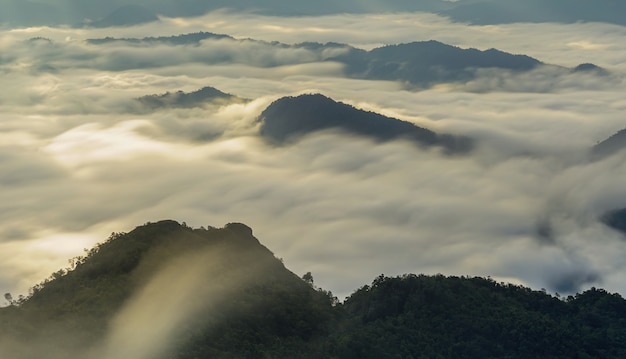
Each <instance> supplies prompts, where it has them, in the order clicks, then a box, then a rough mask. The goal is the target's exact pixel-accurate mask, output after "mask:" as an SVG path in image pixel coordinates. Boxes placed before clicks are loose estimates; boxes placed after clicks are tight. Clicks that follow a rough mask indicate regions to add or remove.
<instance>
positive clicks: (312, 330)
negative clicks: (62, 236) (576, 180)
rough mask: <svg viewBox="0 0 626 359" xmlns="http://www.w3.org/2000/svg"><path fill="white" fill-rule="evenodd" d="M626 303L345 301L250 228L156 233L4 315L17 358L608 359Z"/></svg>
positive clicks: (448, 296)
mask: <svg viewBox="0 0 626 359" xmlns="http://www.w3.org/2000/svg"><path fill="white" fill-rule="evenodd" d="M624 316H626V300H624V299H623V298H622V297H621V296H620V295H619V294H611V293H607V292H606V291H604V290H602V289H596V288H591V289H589V290H587V291H585V292H583V293H581V294H576V295H575V296H569V297H567V298H561V299H559V298H557V297H554V296H551V295H549V294H547V293H545V291H536V290H531V289H529V288H526V287H522V286H519V285H512V284H506V283H497V282H495V281H493V280H491V279H489V278H480V277H455V276H450V277H446V276H443V275H435V276H425V275H414V274H406V275H402V276H398V277H386V276H384V275H380V276H378V277H377V278H375V279H374V281H373V282H372V283H371V284H370V285H364V286H362V287H360V288H359V289H357V290H356V291H355V292H354V293H353V294H352V295H350V296H349V297H348V298H346V300H345V301H344V302H339V301H337V300H336V298H333V296H332V293H330V292H328V291H324V290H322V289H319V288H317V287H316V286H315V285H314V283H313V277H312V275H311V274H310V273H307V274H305V275H304V276H303V277H302V278H299V277H298V276H296V275H295V274H293V273H292V272H290V271H289V270H288V269H286V268H285V267H284V265H283V264H282V262H281V261H280V260H278V259H277V258H276V257H275V256H274V255H273V254H272V252H271V251H270V250H269V249H267V248H266V247H265V246H263V245H262V244H261V243H260V242H259V241H258V239H256V238H255V237H254V236H253V233H252V229H251V228H250V227H248V226H247V225H245V224H242V223H229V224H227V225H226V226H224V227H223V228H214V227H210V226H209V227H207V228H204V227H201V228H195V229H194V228H190V227H188V226H187V225H186V224H184V223H182V224H180V223H178V222H176V221H172V220H163V221H158V222H155V223H150V222H149V223H146V224H144V225H143V226H139V227H137V228H135V229H134V230H132V231H130V232H128V233H113V234H112V235H111V237H109V239H108V240H107V241H105V242H103V243H101V244H99V245H97V246H96V247H94V249H92V250H91V251H89V253H87V254H86V256H84V257H79V258H77V259H76V262H75V265H74V267H73V268H71V269H70V270H68V271H65V270H62V271H60V272H57V273H55V274H53V276H51V278H50V279H49V280H48V281H46V282H44V283H42V284H41V285H39V286H38V287H36V288H35V290H34V291H33V293H32V294H31V296H29V297H28V298H23V299H21V300H19V301H14V302H13V303H12V304H11V305H10V306H9V307H5V308H0V323H1V324H2V325H0V349H2V352H3V353H11V355H12V356H11V357H12V358H16V359H30V358H35V357H46V358H47V359H57V358H58V359H61V358H67V357H69V356H79V357H82V358H87V359H112V358H120V357H132V358H146V359H147V358H150V359H160V358H177V359H192V358H242V357H254V358H275V357H281V358H321V357H329V358H387V357H389V358H394V357H405V358H406V357H413V358H432V357H439V358H458V357H467V358H494V359H495V358H503V357H506V358H520V359H521V358H527V357H529V356H530V357H533V358H546V359H547V358H559V357H567V358H574V357H578V358H589V357H594V358H609V357H621V356H623V355H624V354H626V345H625V344H624V343H623V340H622V339H621V338H623V337H624V336H626V321H624V320H623V319H620V318H624Z"/></svg>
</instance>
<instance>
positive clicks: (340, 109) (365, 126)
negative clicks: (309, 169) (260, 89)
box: [257, 93, 473, 154]
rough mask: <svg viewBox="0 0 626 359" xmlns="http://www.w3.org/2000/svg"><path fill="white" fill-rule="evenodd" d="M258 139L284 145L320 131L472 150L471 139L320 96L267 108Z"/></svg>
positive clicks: (449, 149)
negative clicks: (442, 132) (437, 131)
mask: <svg viewBox="0 0 626 359" xmlns="http://www.w3.org/2000/svg"><path fill="white" fill-rule="evenodd" d="M257 121H258V122H260V123H261V128H260V135H261V136H262V137H264V138H266V139H267V140H269V141H270V142H271V143H275V144H279V145H280V144H286V143H289V142H291V141H294V140H297V139H299V138H301V137H303V136H305V135H307V134H310V133H314V132H318V131H322V130H331V129H335V130H341V131H346V132H347V133H350V134H354V135H359V136H365V137H369V138H372V139H374V140H376V141H380V142H386V141H390V140H395V139H406V140H409V141H411V142H413V143H415V144H417V145H418V146H420V147H429V146H441V147H442V148H443V149H444V150H445V152H446V153H448V154H463V153H467V152H470V151H471V150H472V148H473V142H472V140H471V139H469V138H467V137H462V136H452V135H446V134H437V133H435V132H433V131H431V130H428V129H425V128H422V127H419V126H417V125H415V124H413V123H410V122H406V121H402V120H398V119H395V118H391V117H387V116H384V115H381V114H378V113H375V112H370V111H364V110H360V109H357V108H355V107H353V106H351V105H347V104H345V103H342V102H336V101H334V100H333V99H331V98H329V97H326V96H324V95H322V94H319V93H318V94H305V95H300V96H295V97H292V96H287V97H283V98H280V99H278V100H276V101H274V102H273V103H272V104H270V105H269V106H268V107H267V108H266V109H265V110H264V111H263V112H262V113H261V115H260V116H259V118H258V119H257Z"/></svg>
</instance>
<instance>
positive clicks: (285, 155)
mask: <svg viewBox="0 0 626 359" xmlns="http://www.w3.org/2000/svg"><path fill="white" fill-rule="evenodd" d="M162 22H163V23H162V24H161V25H159V26H158V28H155V27H154V25H144V26H139V27H134V28H126V29H109V30H101V29H95V30H84V29H82V30H72V29H65V28H64V29H53V28H30V29H21V30H6V31H3V32H2V33H1V34H0V48H1V50H2V54H3V55H2V56H1V57H0V76H1V77H2V80H3V84H4V86H3V90H1V91H0V116H1V117H2V121H1V122H0V139H1V142H0V163H1V164H2V167H3V171H2V174H0V186H1V188H2V190H1V191H0V203H3V205H1V206H0V223H2V226H0V268H1V269H2V271H0V272H1V273H2V275H1V276H0V290H3V291H4V292H13V293H14V296H15V297H16V296H17V294H19V293H27V290H28V287H30V286H32V285H34V284H35V283H37V282H38V281H40V280H41V279H43V278H45V277H46V276H47V275H49V274H50V273H52V272H53V271H55V270H57V269H59V268H61V267H64V266H67V259H68V258H71V257H73V256H75V255H79V254H81V253H82V250H83V248H88V247H90V246H91V245H92V244H93V243H95V242H96V241H99V240H104V239H105V238H106V237H107V236H108V234H110V233H111V232H113V231H115V232H118V231H124V230H130V229H132V228H133V227H134V226H136V225H139V224H142V223H144V222H147V221H155V220H159V219H163V218H173V219H176V220H179V221H185V222H187V223H188V224H189V225H191V226H206V225H215V226H221V225H223V224H224V223H228V222H234V221H238V222H243V223H246V224H248V225H249V226H251V227H252V228H253V229H254V231H255V235H256V236H257V237H258V238H259V239H260V240H261V242H262V243H264V244H265V245H266V246H268V247H269V248H270V249H271V250H272V251H274V252H275V253H276V255H277V256H279V257H282V258H283V259H284V261H285V264H286V265H287V267H289V268H291V269H292V270H293V271H295V272H296V273H299V274H302V273H305V272H308V271H311V272H313V274H314V276H315V278H316V283H317V284H318V285H319V286H321V287H324V288H327V289H330V290H332V291H333V292H335V293H336V294H338V295H339V296H340V297H343V296H345V295H348V294H350V293H351V292H352V290H354V289H356V288H357V287H358V286H360V285H362V284H365V283H367V282H369V281H371V280H372V278H374V277H375V276H377V275H379V274H381V273H385V274H387V275H393V274H401V273H407V272H413V273H443V274H459V275H464V274H468V275H482V276H492V277H494V278H497V279H501V280H506V281H513V282H517V283H524V284H527V285H531V286H533V287H534V288H541V287H545V288H547V289H548V290H550V291H559V292H566V293H570V292H575V291H578V290H582V289H584V288H587V287H590V286H592V285H595V286H602V287H605V288H607V289H609V290H611V291H620V292H622V293H625V292H626V287H624V284H623V280H621V278H620V273H622V272H623V270H624V269H625V268H624V262H623V259H622V258H623V257H624V255H625V254H626V241H625V239H624V237H623V236H622V235H620V234H619V233H617V232H614V231H612V230H610V229H609V228H607V227H606V226H604V225H602V224H600V223H599V222H598V221H597V217H598V216H599V215H601V214H602V213H603V212H604V211H606V210H609V209H613V208H619V207H620V206H622V207H623V206H625V205H626V196H625V195H624V194H623V190H621V188H622V183H621V182H622V181H621V179H622V178H623V176H622V175H621V174H623V172H624V170H626V162H625V161H624V157H623V153H622V154H619V153H618V154H616V155H614V156H612V157H609V158H606V159H604V160H602V161H596V162H593V163H590V162H588V161H587V156H588V150H589V149H590V148H591V147H592V146H593V145H594V144H595V143H596V142H598V141H601V140H603V139H604V138H606V137H608V136H610V135H611V134H613V133H615V132H616V131H617V130H619V129H621V128H623V127H625V126H626V124H625V123H624V118H623V113H624V110H625V109H626V102H625V101H624V100H623V93H624V91H625V90H626V84H625V83H624V80H623V73H624V70H626V68H624V65H623V64H624V63H626V61H624V60H625V59H626V55H625V54H624V52H623V51H621V50H620V49H618V48H617V47H616V46H615V45H612V44H615V43H619V42H616V41H615V39H617V38H621V37H623V35H624V32H625V30H624V28H622V27H617V26H609V25H601V24H572V25H554V24H545V25H537V24H533V25H528V24H513V25H502V26H495V27H494V26H471V27H467V26H466V25H463V24H452V23H449V22H448V21H447V20H445V19H443V18H438V17H434V16H432V15H415V14H397V15H380V16H378V15H376V16H356V15H352V16H328V17H321V18H299V19H287V18H285V19H283V18H274V17H262V16H251V15H237V14H230V13H218V14H208V15H206V16H204V17H202V18H198V19H184V20H183V19H163V20H162ZM337 24H342V25H337ZM200 30H202V31H214V32H219V33H228V34H231V35H234V36H236V37H238V38H245V37H255V38H258V39H261V40H279V41H283V42H286V43H295V42H301V41H309V40H312V41H321V42H325V41H337V42H346V43H350V44H353V45H358V46H363V47H366V48H367V47H368V46H369V47H371V46H374V45H379V44H383V43H399V42H408V41H417V40H426V39H431V38H433V39H436V40H439V41H442V42H448V43H451V44H453V45H460V46H466V47H477V48H482V49H485V48H490V47H497V48H499V49H502V50H505V51H509V52H512V53H524V54H528V55H531V56H533V57H536V58H538V59H539V60H542V61H544V62H547V63H553V64H556V65H562V66H575V65H577V64H578V63H581V62H593V63H596V64H598V65H600V66H604V67H606V68H608V69H609V70H610V71H611V75H610V77H604V78H603V77H597V76H593V75H591V74H585V73H576V74H569V73H567V74H565V73H564V72H567V71H566V70H564V69H562V68H558V67H550V68H541V69H538V70H536V71H533V72H530V73H527V74H511V73H507V72H503V71H497V72H491V71H486V72H485V73H483V74H482V75H481V76H479V77H478V78H477V79H476V80H475V81H470V82H468V83H464V84H442V85H440V86H437V87H434V88H431V89H428V90H423V91H406V90H405V89H404V88H403V86H402V85H401V84H399V83H394V82H385V81H368V80H355V79H346V78H344V77H342V76H341V74H342V71H341V67H340V66H339V65H338V64H335V63H320V62H319V61H320V60H321V59H320V58H319V57H318V56H317V55H316V54H314V53H312V52H310V51H307V50H302V49H300V50H295V49H285V51H284V52H281V53H275V52H272V48H271V47H270V46H269V45H264V44H260V43H253V42H243V43H240V42H233V41H229V40H217V41H212V42H207V43H205V44H204V45H203V46H199V47H194V46H186V47H176V48H172V47H170V46H165V45H159V46H145V47H143V46H136V45H132V44H114V45H110V46H109V45H107V46H94V45H89V44H87V43H86V42H85V40H86V39H90V38H99V37H105V36H114V37H142V36H153V35H177V34H180V33H187V32H190V31H200ZM366 30H367V31H366ZM37 36H41V37H45V38H49V39H50V40H51V42H49V41H46V40H40V39H39V40H35V41H28V39H30V38H33V37H37ZM594 44H595V45H597V46H595V45H594ZM209 49H210V50H211V51H207V50H209ZM251 54H255V55H254V56H253V55H251ZM209 58H210V59H212V60H210V61H209V60H207V59H209ZM220 58H221V59H223V60H219V59H220ZM141 61H146V62H150V63H152V64H153V63H155V62H156V63H157V64H158V66H153V65H150V66H148V65H146V64H145V63H143V64H142V62H141ZM182 65H184V66H182ZM557 75H558V76H557ZM205 86H213V87H216V88H218V89H219V90H222V91H224V92H228V93H231V94H234V95H237V96H240V97H245V98H250V99H252V101H251V102H249V103H235V104H228V105H224V106H219V105H207V106H200V107H194V108H176V109H161V110H158V111H154V112H152V113H138V112H137V111H135V109H136V106H137V103H136V100H135V99H136V98H138V97H141V96H144V95H150V94H162V93H164V92H166V91H178V90H182V91H185V92H190V91H195V90H198V89H200V88H202V87H205ZM313 92H321V93H323V94H325V95H327V96H329V97H332V98H333V99H335V100H338V101H344V102H346V103H349V104H351V105H354V106H356V107H358V108H362V109H365V110H370V111H376V112H380V113H382V114H384V115H387V116H391V117H396V118H399V119H402V120H405V121H410V122H413V123H416V124H418V125H419V126H422V127H426V128H429V129H432V130H434V131H439V132H445V133H451V134H460V135H466V136H470V137H473V138H475V139H477V140H478V142H479V147H478V148H477V149H476V151H475V153H474V154H473V155H471V156H459V157H449V156H445V155H443V154H441V153H440V151H438V150H436V149H432V150H423V149H422V150H420V149H418V148H416V147H415V146H413V145H411V144H409V143H404V142H401V141H396V142H388V143H383V144H380V143H378V144H377V143H374V142H371V141H369V140H367V139H364V138H359V137H354V136H346V134H342V133H335V132H332V131H327V132H323V133H317V134H315V135H312V136H308V137H305V138H303V139H302V140H301V141H299V142H297V143H295V144H294V145H292V146H287V147H281V148H276V147H273V146H271V145H269V144H267V143H265V142H263V141H262V139H260V138H259V137H258V136H257V133H258V123H257V122H256V118H257V116H258V115H259V114H260V113H261V111H262V110H263V109H265V108H266V107H267V106H268V105H269V104H270V103H271V102H272V101H274V100H276V99H277V98H279V97H282V96H285V95H297V94H301V93H313Z"/></svg>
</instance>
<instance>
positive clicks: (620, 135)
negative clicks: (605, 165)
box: [591, 128, 626, 160]
mask: <svg viewBox="0 0 626 359" xmlns="http://www.w3.org/2000/svg"><path fill="white" fill-rule="evenodd" d="M624 148H626V128H625V129H623V130H620V131H618V132H617V133H615V134H613V135H612V136H611V137H609V138H607V139H606V140H604V141H602V142H599V143H598V144H596V145H595V146H593V148H592V149H591V158H592V159H594V160H599V159H603V158H606V157H609V156H611V155H613V154H615V153H617V152H619V151H621V150H623V149H624Z"/></svg>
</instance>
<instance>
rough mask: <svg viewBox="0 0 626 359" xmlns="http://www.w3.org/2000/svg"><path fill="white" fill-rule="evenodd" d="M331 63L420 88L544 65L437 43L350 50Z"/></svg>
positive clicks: (359, 74) (354, 72)
mask: <svg viewBox="0 0 626 359" xmlns="http://www.w3.org/2000/svg"><path fill="white" fill-rule="evenodd" d="M329 60H332V61H339V62H342V63H344V64H345V65H346V69H345V71H346V73H347V74H348V76H351V77H356V78H363V79H374V80H392V81H402V82H405V83H409V84H413V85H417V86H420V87H428V86H431V85H433V84H435V83H444V82H466V81H469V80H471V79H473V78H475V77H476V70H477V69H485V68H496V69H502V70H510V71H519V72H522V71H529V70H532V69H534V68H536V67H538V66H540V65H542V63H541V62H540V61H538V60H536V59H533V58H531V57H528V56H525V55H513V54H509V53H506V52H502V51H499V50H496V49H489V50H485V51H481V50H477V49H462V48H459V47H456V46H451V45H446V44H443V43H441V42H438V41H434V40H431V41H423V42H412V43H408V44H400V45H389V46H384V47H379V48H376V49H373V50H371V51H364V50H358V49H351V51H349V52H348V53H347V54H345V55H341V56H337V57H334V58H331V59H329Z"/></svg>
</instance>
